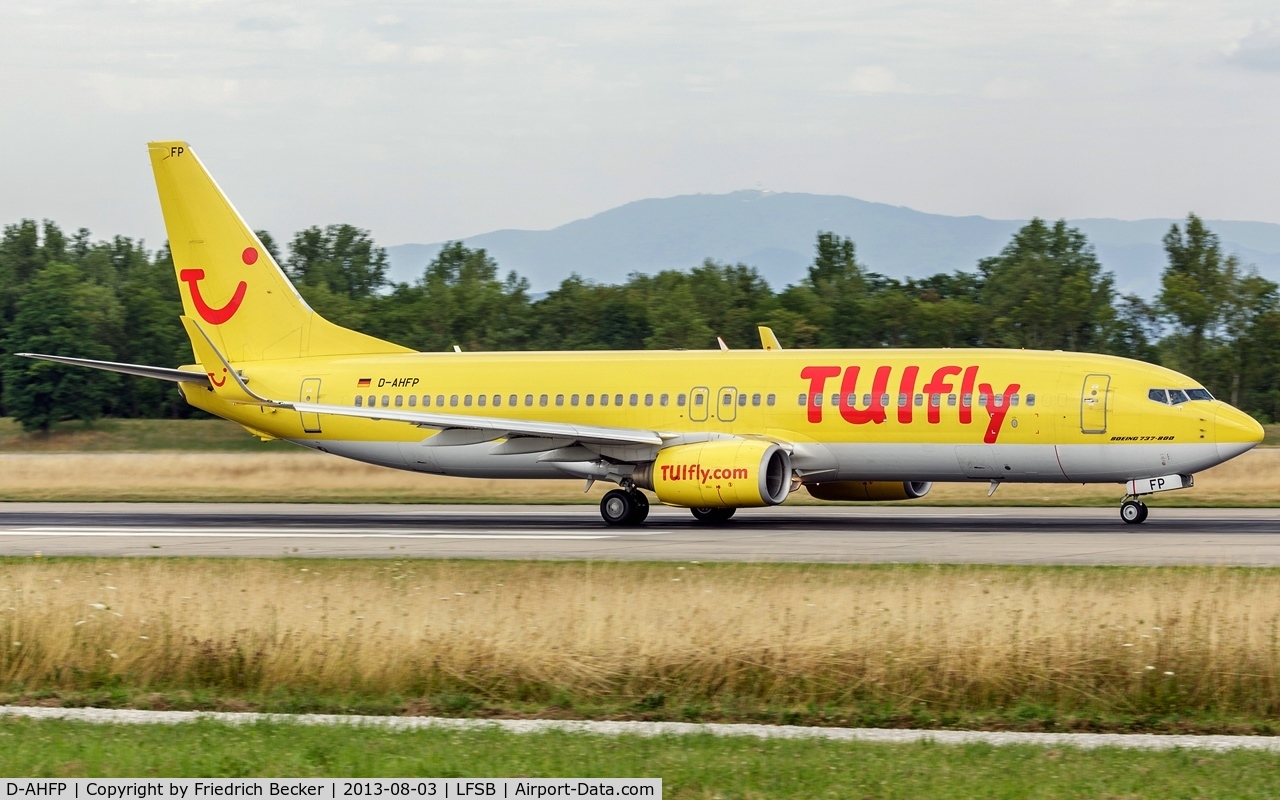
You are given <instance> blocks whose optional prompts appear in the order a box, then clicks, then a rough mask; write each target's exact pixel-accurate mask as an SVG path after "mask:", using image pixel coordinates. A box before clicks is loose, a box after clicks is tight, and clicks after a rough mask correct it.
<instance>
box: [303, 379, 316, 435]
mask: <svg viewBox="0 0 1280 800" xmlns="http://www.w3.org/2000/svg"><path fill="white" fill-rule="evenodd" d="M298 402H301V403H318V402H320V379H319V378H307V379H306V380H304V381H303V382H302V391H300V392H299V393H298ZM298 415H299V416H300V417H302V431H303V433H320V415H319V414H308V413H305V412H301V411H300V412H298Z"/></svg>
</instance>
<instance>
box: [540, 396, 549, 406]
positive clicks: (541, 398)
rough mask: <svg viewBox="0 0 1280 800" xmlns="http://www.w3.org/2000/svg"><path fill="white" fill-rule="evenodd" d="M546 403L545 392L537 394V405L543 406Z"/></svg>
mask: <svg viewBox="0 0 1280 800" xmlns="http://www.w3.org/2000/svg"><path fill="white" fill-rule="evenodd" d="M546 404H547V396H546V395H545V394H542V395H538V405H540V406H545V405H546Z"/></svg>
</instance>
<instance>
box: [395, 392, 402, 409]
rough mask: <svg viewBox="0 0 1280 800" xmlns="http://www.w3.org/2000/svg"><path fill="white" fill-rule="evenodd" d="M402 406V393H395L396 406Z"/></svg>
mask: <svg viewBox="0 0 1280 800" xmlns="http://www.w3.org/2000/svg"><path fill="white" fill-rule="evenodd" d="M402 406H404V395H402V394H398V395H396V408H400V407H402Z"/></svg>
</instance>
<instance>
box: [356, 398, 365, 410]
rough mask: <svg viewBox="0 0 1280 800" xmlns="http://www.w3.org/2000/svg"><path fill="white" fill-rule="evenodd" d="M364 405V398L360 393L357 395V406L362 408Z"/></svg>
mask: <svg viewBox="0 0 1280 800" xmlns="http://www.w3.org/2000/svg"><path fill="white" fill-rule="evenodd" d="M363 405H364V398H363V397H361V396H360V395H356V408H360V407H361V406H363Z"/></svg>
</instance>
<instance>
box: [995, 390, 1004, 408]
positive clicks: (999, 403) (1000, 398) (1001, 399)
mask: <svg viewBox="0 0 1280 800" xmlns="http://www.w3.org/2000/svg"><path fill="white" fill-rule="evenodd" d="M1003 406H1004V393H1003V392H1001V393H998V394H996V408H1002V407H1003Z"/></svg>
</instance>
